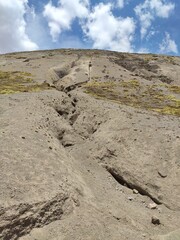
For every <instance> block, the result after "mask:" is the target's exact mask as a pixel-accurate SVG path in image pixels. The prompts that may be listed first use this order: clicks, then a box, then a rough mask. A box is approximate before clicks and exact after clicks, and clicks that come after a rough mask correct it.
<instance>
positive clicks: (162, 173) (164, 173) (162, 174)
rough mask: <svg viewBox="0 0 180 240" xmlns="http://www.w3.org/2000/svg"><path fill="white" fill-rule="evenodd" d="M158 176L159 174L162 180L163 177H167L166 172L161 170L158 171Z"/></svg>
mask: <svg viewBox="0 0 180 240" xmlns="http://www.w3.org/2000/svg"><path fill="white" fill-rule="evenodd" d="M158 174H159V175H160V176H161V177H162V178H165V177H167V170H165V169H161V170H159V171H158Z"/></svg>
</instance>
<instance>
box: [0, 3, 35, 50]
mask: <svg viewBox="0 0 180 240" xmlns="http://www.w3.org/2000/svg"><path fill="white" fill-rule="evenodd" d="M27 2H28V0H6V1H5V0H0V53H6V52H13V51H23V50H27V51H30V50H36V49H38V46H37V44H36V43H34V42H33V41H31V39H30V38H29V36H28V35H27V34H26V24H27V23H26V21H25V19H24V15H25V13H26V4H27Z"/></svg>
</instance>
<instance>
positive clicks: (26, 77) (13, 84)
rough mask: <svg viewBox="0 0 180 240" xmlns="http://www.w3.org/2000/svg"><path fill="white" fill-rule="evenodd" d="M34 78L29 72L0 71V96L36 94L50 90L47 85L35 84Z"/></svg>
mask: <svg viewBox="0 0 180 240" xmlns="http://www.w3.org/2000/svg"><path fill="white" fill-rule="evenodd" d="M32 77H33V76H32V74H31V73H28V72H20V71H7V72H4V71H0V94H12V93H18V92H36V91H42V90H46V89H49V88H50V87H49V86H48V84H46V83H43V84H37V83H34V82H33V78H32Z"/></svg>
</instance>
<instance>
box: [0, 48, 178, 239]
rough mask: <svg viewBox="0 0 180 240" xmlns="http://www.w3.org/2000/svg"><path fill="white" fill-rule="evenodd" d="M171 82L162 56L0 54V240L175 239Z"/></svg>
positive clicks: (171, 63) (171, 65) (174, 91)
mask: <svg viewBox="0 0 180 240" xmlns="http://www.w3.org/2000/svg"><path fill="white" fill-rule="evenodd" d="M90 62H91V64H92V66H89V63H90ZM179 74H180V58H178V57H170V56H158V55H150V54H149V55H138V54H125V53H124V54H121V53H115V52H106V51H92V50H91V51H87V50H71V49H69V50H54V51H38V52H26V53H14V54H7V55H0V93H1V94H0V169H1V172H0V183H1V184H0V239H2V240H11V239H12V240H17V239H18V240H50V239H51V240H70V239H75V240H84V239H87V240H88V239H89V240H98V239H99V240H109V239H111V240H118V239H119V240H125V239H126V240H134V239H138V240H143V239H147V240H150V239H151V240H179V239H180V121H179V117H180V81H179ZM152 208H153V209H152ZM152 218H154V219H155V220H154V221H155V222H154V223H152Z"/></svg>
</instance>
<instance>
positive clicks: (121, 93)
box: [85, 79, 180, 116]
mask: <svg viewBox="0 0 180 240" xmlns="http://www.w3.org/2000/svg"><path fill="white" fill-rule="evenodd" d="M159 87H160V86H158V85H145V84H142V83H140V82H139V81H138V80H134V79H133V80H130V81H121V82H119V83H115V82H113V81H112V82H100V81H99V82H97V81H92V82H89V83H87V84H86V85H85V89H86V93H88V94H91V95H92V96H94V97H96V98H100V99H107V100H111V101H114V102H117V103H120V104H125V105H128V106H133V107H137V108H144V109H146V110H152V111H156V112H159V113H162V114H171V115H176V116H180V100H179V99H177V98H176V96H174V95H172V94H169V93H167V92H166V94H165V93H164V92H163V91H162V89H160V88H159ZM172 89H173V90H174V91H175V92H176V91H177V90H178V89H179V88H178V86H173V88H172ZM172 89H171V87H169V90H170V91H172Z"/></svg>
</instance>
